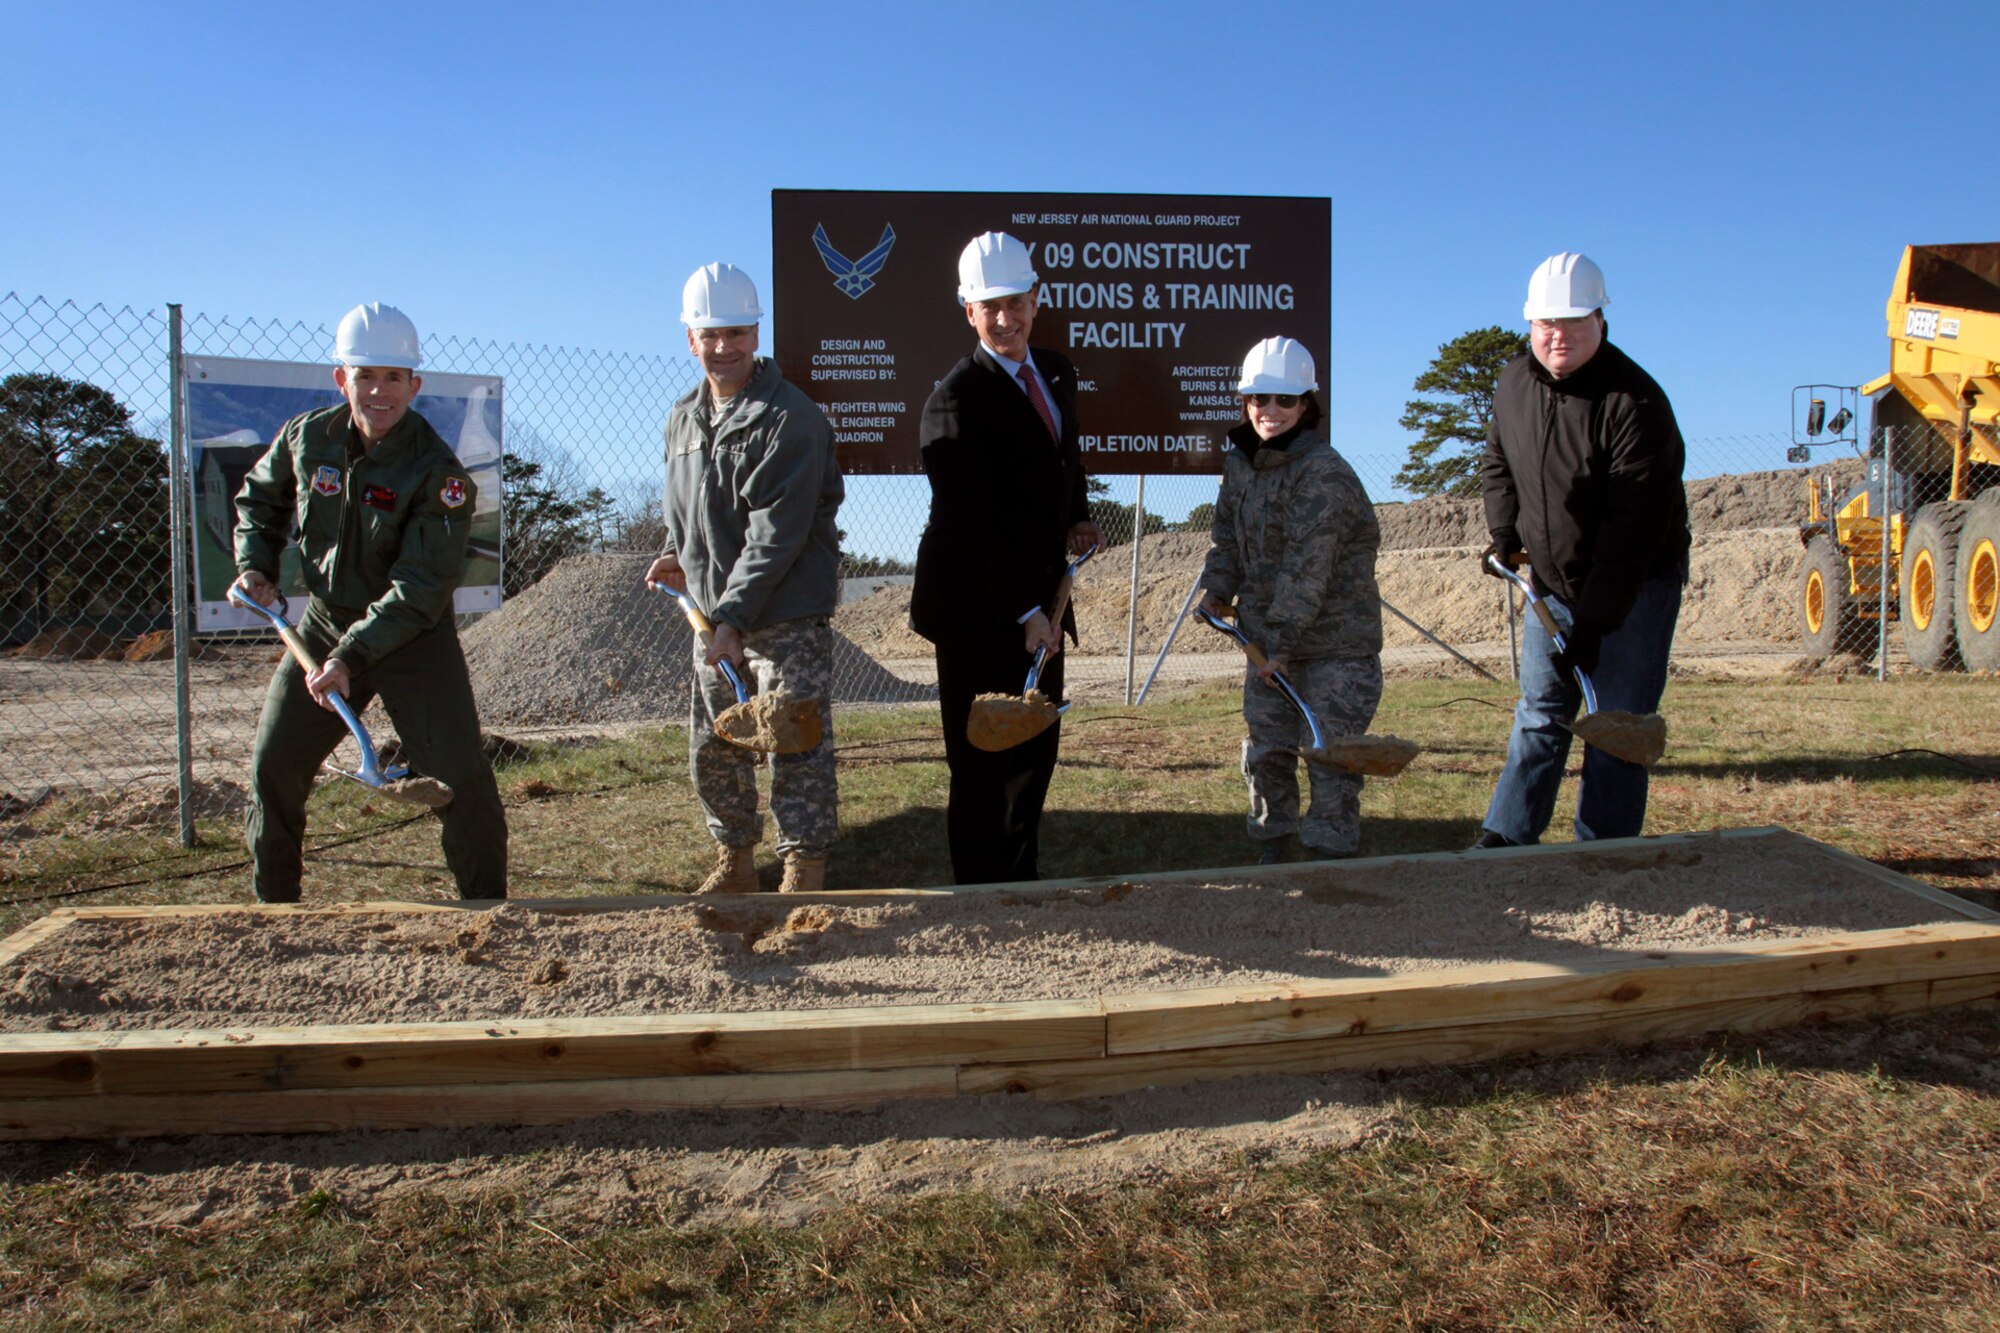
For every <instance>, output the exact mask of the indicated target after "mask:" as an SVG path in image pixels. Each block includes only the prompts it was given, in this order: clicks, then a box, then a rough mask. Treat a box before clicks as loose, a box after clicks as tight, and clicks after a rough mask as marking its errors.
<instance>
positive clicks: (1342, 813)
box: [1243, 657, 1382, 853]
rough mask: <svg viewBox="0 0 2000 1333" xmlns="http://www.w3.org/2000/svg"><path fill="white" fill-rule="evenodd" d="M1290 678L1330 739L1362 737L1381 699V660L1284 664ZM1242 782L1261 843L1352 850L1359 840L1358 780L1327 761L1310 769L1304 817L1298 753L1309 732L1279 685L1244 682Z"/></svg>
mask: <svg viewBox="0 0 2000 1333" xmlns="http://www.w3.org/2000/svg"><path fill="white" fill-rule="evenodd" d="M1285 677H1286V679H1288V680H1290V681H1291V682H1292V688H1294V689H1296V690H1297V691H1298V692H1299V697H1300V698H1301V699H1304V700H1305V701H1306V706H1307V707H1309V708H1311V709H1312V710H1313V715H1314V716H1315V717H1317V718H1318V719H1319V725H1320V730H1321V731H1322V732H1324V733H1325V734H1326V735H1327V737H1328V738H1329V739H1330V738H1332V737H1335V736H1359V735H1361V734H1363V733H1364V732H1366V731H1367V730H1368V724H1369V723H1370V722H1373V721H1374V720H1375V706H1376V705H1377V704H1379V703H1380V702H1381V701H1382V659H1381V658H1379V657H1321V658H1315V659H1312V660H1309V661H1305V662H1296V663H1292V664H1290V665H1288V666H1287V668H1286V670H1285ZM1243 721H1244V724H1245V725H1246V726H1247V727H1248V728H1249V730H1250V734H1249V736H1247V737H1245V738H1244V741H1243V779H1244V781H1245V782H1246V783H1247V784H1248V785H1249V788H1250V818H1249V821H1248V822H1249V829H1250V836H1251V838H1252V839H1254V840H1256V841H1258V842H1264V841H1268V840H1270V839H1273V838H1282V837H1286V836H1288V835H1290V834H1293V833H1296V834H1298V835H1299V841H1301V842H1303V843H1304V844H1305V845H1306V846H1307V847H1309V848H1311V849H1312V850H1313V851H1316V852H1322V853H1325V852H1352V851H1354V850H1355V848H1356V847H1358V846H1359V845H1360V843H1361V779H1360V777H1359V776H1357V775H1355V774H1352V773H1343V772H1341V771H1339V770H1338V769H1335V768H1332V767H1329V766H1328V765H1326V764H1307V765H1306V774H1307V780H1308V781H1309V782H1310V783H1311V784H1312V800H1311V802H1310V804H1308V806H1307V807H1306V814H1305V818H1304V819H1303V820H1301V819H1300V818H1299V764H1300V763H1301V762H1302V761H1301V760H1300V759H1299V751H1301V750H1303V749H1305V748H1307V747H1308V746H1310V745H1311V744H1312V729H1311V728H1310V727H1308V726H1307V725H1306V721H1305V719H1304V718H1302V717H1300V716H1299V710H1298V709H1296V708H1294V707H1292V701H1291V700H1289V699H1287V698H1286V697H1285V692H1284V691H1283V690H1281V689H1279V688H1278V687H1277V686H1275V685H1267V684H1265V683H1264V682H1263V681H1261V680H1259V679H1257V673H1256V670H1255V668H1246V670H1245V672H1244V677H1243Z"/></svg>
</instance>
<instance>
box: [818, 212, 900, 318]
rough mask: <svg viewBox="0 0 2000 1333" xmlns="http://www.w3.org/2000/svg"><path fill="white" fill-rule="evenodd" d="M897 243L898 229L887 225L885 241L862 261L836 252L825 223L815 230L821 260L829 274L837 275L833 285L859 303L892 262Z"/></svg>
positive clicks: (877, 245) (879, 243)
mask: <svg viewBox="0 0 2000 1333" xmlns="http://www.w3.org/2000/svg"><path fill="white" fill-rule="evenodd" d="M895 244H896V229H895V228H894V227H891V226H888V225H887V224H884V226H883V228H882V239H881V240H879V241H877V242H875V248H874V249H873V250H870V251H869V252H868V253H867V254H865V255H863V256H861V258H859V259H849V258H848V257H847V256H846V255H844V254H842V253H840V251H838V250H836V249H834V248H833V242H832V241H829V240H828V239H827V238H826V224H825V223H824V222H822V223H819V224H818V225H817V226H815V227H814V228H813V245H815V246H816V247H818V249H819V257H820V258H821V259H823V260H825V261H826V269H827V272H829V273H831V274H833V285H834V286H835V287H836V288H838V289H839V290H840V292H841V293H842V294H843V295H845V296H847V297H850V298H852V299H854V300H857V301H858V300H860V299H861V296H862V294H863V293H864V292H866V291H867V290H868V289H869V288H871V287H873V286H874V285H875V275H876V274H877V273H880V272H881V271H882V266H883V265H884V264H886V263H888V262H889V251H890V249H892V248H893V247H894V246H895Z"/></svg>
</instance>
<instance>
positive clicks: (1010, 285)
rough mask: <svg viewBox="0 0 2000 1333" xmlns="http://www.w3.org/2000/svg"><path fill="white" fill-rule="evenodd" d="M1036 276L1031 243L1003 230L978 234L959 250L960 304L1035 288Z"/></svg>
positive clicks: (988, 299)
mask: <svg viewBox="0 0 2000 1333" xmlns="http://www.w3.org/2000/svg"><path fill="white" fill-rule="evenodd" d="M1035 280H1036V278H1035V266H1034V265H1033V264H1031V263H1029V262H1028V247H1027V246H1025V245H1023V244H1021V243H1020V242H1019V241H1017V240H1015V239H1014V238H1013V237H1012V236H1009V235H1008V234H1007V233H1006V232H1004V231H989V232H987V233H985V234H984V235H982V236H976V237H974V238H973V240H972V243H971V244H970V245H968V246H966V247H965V249H963V250H962V251H960V252H959V256H958V300H959V304H960V305H971V304H972V303H973V302H974V301H992V300H995V299H997V298H999V297H1002V296H1019V295H1020V294H1021V293H1023V292H1032V291H1033V290H1035Z"/></svg>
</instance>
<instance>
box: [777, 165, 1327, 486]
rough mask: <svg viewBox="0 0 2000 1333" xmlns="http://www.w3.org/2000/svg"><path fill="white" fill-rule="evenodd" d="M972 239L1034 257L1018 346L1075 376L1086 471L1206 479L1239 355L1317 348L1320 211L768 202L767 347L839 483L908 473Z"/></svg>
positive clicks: (1276, 206) (1060, 202)
mask: <svg viewBox="0 0 2000 1333" xmlns="http://www.w3.org/2000/svg"><path fill="white" fill-rule="evenodd" d="M987 231H1004V232H1007V233H1008V234H1010V235H1012V236H1014V237H1015V238H1016V239H1018V240H1020V241H1021V242H1022V243H1023V244H1025V245H1026V246H1027V247H1028V249H1029V252H1030V254H1031V256H1032V257H1033V261H1034V266H1035V272H1036V275H1037V277H1038V288H1037V295H1038V298H1039V302H1040V312H1039V313H1038V314H1037V315H1036V317H1035V328H1034V336H1033V338H1032V341H1033V343H1034V344H1035V345H1036V346H1038V347H1051V348H1054V349H1056V350H1057V351H1060V352H1063V353H1065V354H1066V355H1068V356H1069V358H1070V359H1071V360H1073V361H1075V362H1076V368H1077V415H1078V418H1079V426H1080V435H1081V438H1082V444H1083V451H1084V458H1083V461H1084V467H1085V468H1086V469H1088V470H1089V471H1092V472H1118V473H1144V472H1150V473H1162V472H1216V471H1220V470H1221V467H1222V459H1221V454H1220V452H1219V450H1218V449H1217V448H1216V442H1217V440H1218V439H1219V438H1220V436H1221V434H1222V432H1224V431H1225V430H1227V429H1228V428H1229V426H1230V425H1231V424H1232V423H1234V422H1236V421H1237V420H1239V419H1241V416H1242V402H1241V399H1240V398H1239V397H1238V396H1237V394H1236V391H1235V390H1236V378H1237V372H1238V370H1239V368H1240V367H1241V366H1242V364H1243V357H1244V354H1245V353H1247V352H1248V351H1249V350H1250V348H1251V347H1252V346H1254V345H1255V344H1256V343H1257V341H1258V340H1259V339H1262V338H1270V337H1275V336H1279V335H1283V336H1286V337H1292V338H1297V339H1298V340H1299V341H1301V342H1303V343H1304V344H1305V345H1306V346H1307V348H1308V349H1310V350H1311V351H1312V353H1313V355H1314V356H1315V357H1319V358H1323V357H1324V356H1325V354H1326V349H1327V338H1328V333H1329V331H1330V329H1331V328H1332V322H1333V321H1332V298H1331V295H1330V287H1331V270H1330V263H1331V249H1332V201H1331V200H1328V199H1324V198H1314V199H1277V198H1264V197H1243V196H1236V195H1153V194H1141V195H1132V194H1124V195H1095V194H939V193H919V192H912V191H859V190H773V191H772V192H771V254H772V261H771V262H772V274H771V278H772V288H773V294H774V298H775V304H776V306H777V314H778V317H777V321H776V326H775V329H774V332H773V338H772V341H773V343H774V350H775V353H776V356H777V360H778V365H779V367H780V369H782V370H783V371H784V374H785V378H786V379H788V380H790V381H791V382H792V383H793V384H796V385H797V386H799V387H800V388H801V389H804V390H805V391H806V393H808V394H809V395H811V396H812V399H813V401H814V402H816V403H818V404H819V405H820V407H821V408H823V409H824V410H825V412H826V414H827V417H828V419H829V420H831V421H832V423H833V429H834V440H835V442H836V443H837V445H838V446H839V451H840V464H841V468H842V470H843V471H846V472H849V473H893V472H905V473H911V472H922V471H923V462H922V460H921V458H920V456H919V449H920V446H919V443H918V438H917V435H918V426H919V422H920V420H921V418H922V416H923V408H924V400H925V399H926V398H928V397H929V396H930V392H931V389H932V388H933V387H934V386H935V385H936V384H937V382H938V381H939V380H940V379H942V378H943V377H944V375H945V372H947V371H949V370H950V369H951V368H952V366H953V365H954V364H956V363H957V361H958V359H959V358H960V357H962V356H965V355H967V354H969V353H970V352H971V351H972V349H973V347H974V346H975V345H976V337H975V335H974V334H973V332H972V329H971V327H970V326H969V325H968V324H967V323H966V322H965V314H964V311H963V309H962V308H961V307H960V306H959V304H958V299H957V295H956V292H957V288H958V255H959V251H961V250H963V249H964V248H965V245H966V242H968V241H970V240H971V239H972V238H973V237H975V236H977V235H979V234H980V233H981V232H987Z"/></svg>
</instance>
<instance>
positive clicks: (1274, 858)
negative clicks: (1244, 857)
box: [1257, 834, 1295, 866]
mask: <svg viewBox="0 0 2000 1333" xmlns="http://www.w3.org/2000/svg"><path fill="white" fill-rule="evenodd" d="M1294 841H1295V839H1294V838H1292V837H1291V836H1290V835H1289V834H1288V835H1286V836H1285V837H1282V838H1270V839H1267V840H1266V841H1265V842H1264V843H1263V844H1261V845H1260V846H1259V847H1258V849H1257V864H1258V865H1260V866H1281V865H1284V864H1286V863H1287V862H1289V861H1290V860H1291V859H1292V844H1293V842H1294Z"/></svg>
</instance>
